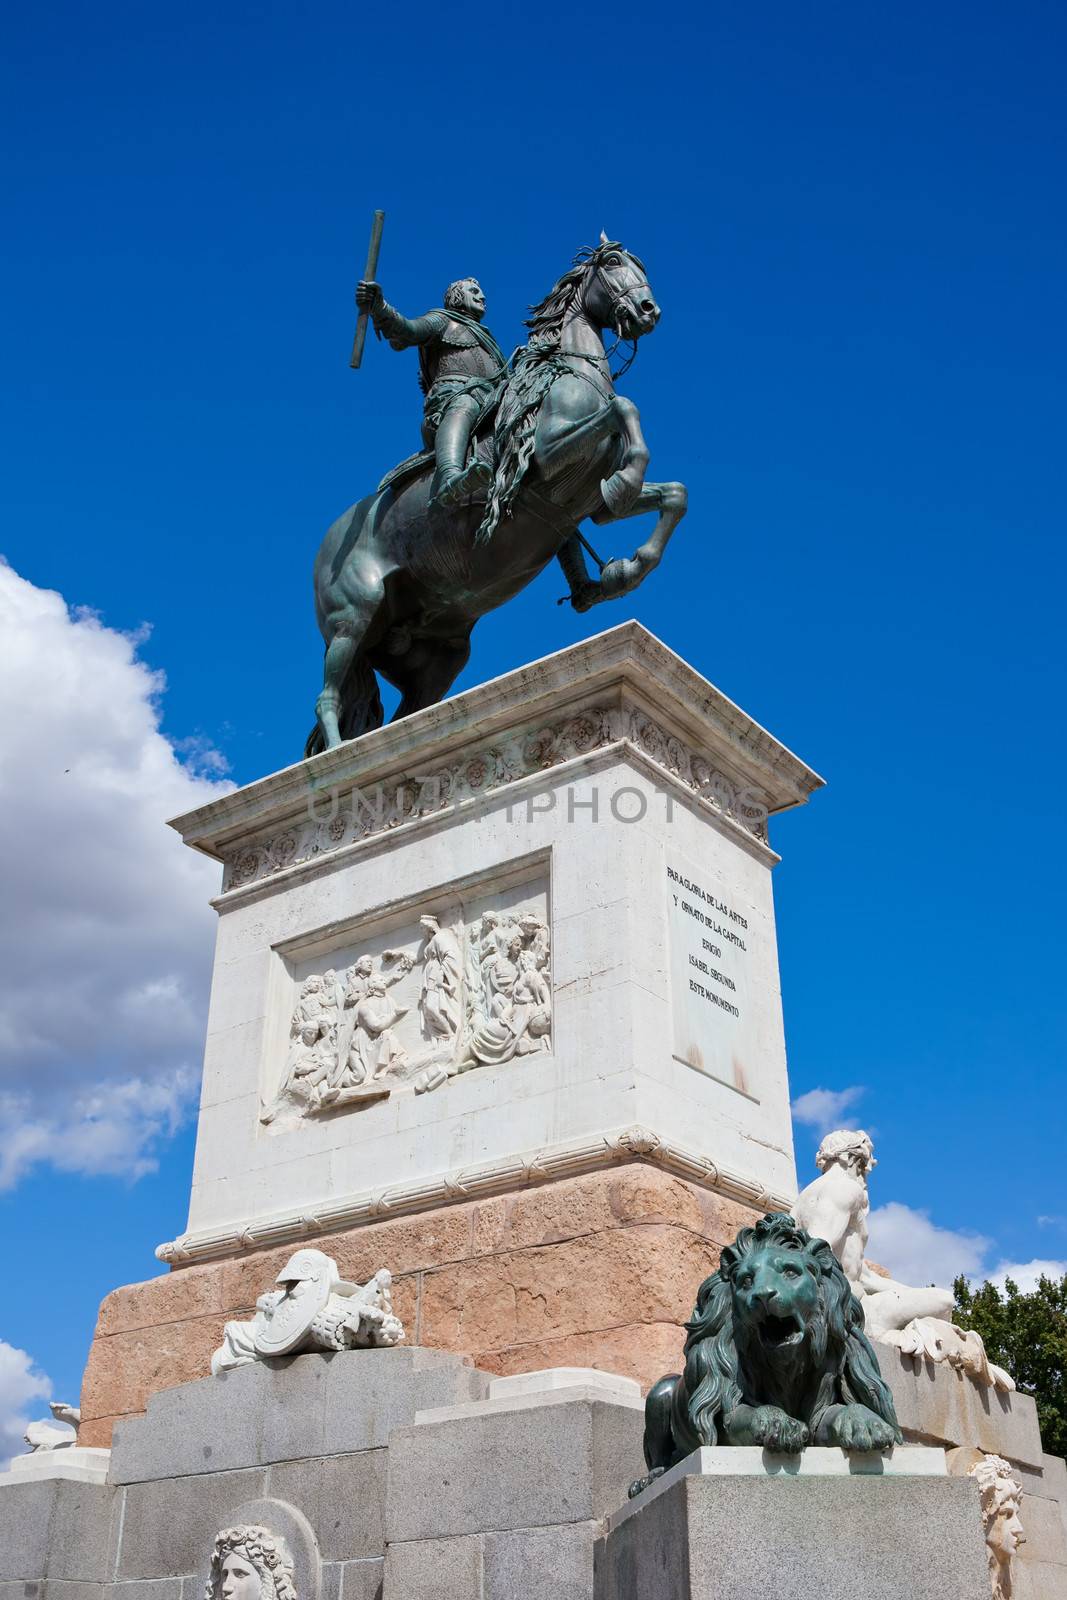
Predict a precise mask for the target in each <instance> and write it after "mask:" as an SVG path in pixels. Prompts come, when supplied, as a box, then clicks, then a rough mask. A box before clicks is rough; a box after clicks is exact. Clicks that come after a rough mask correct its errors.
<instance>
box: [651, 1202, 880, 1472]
mask: <svg viewBox="0 0 1067 1600" xmlns="http://www.w3.org/2000/svg"><path fill="white" fill-rule="evenodd" d="M686 1333H687V1338H686V1341H685V1370H684V1372H683V1373H682V1374H681V1376H677V1375H676V1376H673V1377H667V1378H661V1379H660V1381H659V1383H657V1384H656V1385H655V1386H654V1387H653V1388H652V1389H651V1390H650V1391H649V1394H648V1399H647V1400H646V1401H645V1441H644V1447H645V1461H646V1463H647V1465H648V1468H649V1473H648V1476H647V1477H645V1478H641V1479H639V1480H638V1482H637V1483H635V1484H633V1485H632V1486H631V1489H630V1494H631V1495H636V1494H640V1492H641V1490H642V1489H644V1488H646V1487H647V1485H648V1484H650V1483H651V1482H652V1481H653V1479H655V1478H658V1477H659V1476H660V1474H661V1473H662V1472H665V1471H666V1470H667V1468H668V1467H672V1466H674V1464H675V1463H676V1462H678V1461H682V1460H684V1458H685V1457H686V1456H687V1455H689V1454H690V1453H691V1452H692V1451H694V1450H697V1449H699V1448H700V1446H701V1445H712V1444H748V1445H763V1446H764V1447H765V1448H766V1449H768V1450H776V1451H782V1452H794V1451H797V1450H802V1449H803V1448H804V1446H805V1445H806V1444H819V1445H839V1446H840V1447H841V1448H842V1449H843V1450H887V1449H888V1448H889V1447H890V1446H891V1445H893V1444H899V1443H900V1442H901V1438H902V1435H901V1432H900V1427H899V1425H898V1423H897V1416H896V1411H895V1410H894V1408H893V1396H892V1395H891V1394H890V1392H889V1389H888V1387H887V1385H886V1383H885V1380H884V1379H883V1378H882V1375H881V1373H880V1372H879V1370H878V1358H877V1356H876V1355H875V1353H874V1351H873V1350H872V1349H871V1346H870V1344H869V1343H868V1340H867V1337H866V1335H865V1334H864V1331H863V1308H862V1307H861V1305H860V1303H859V1301H858V1300H857V1299H856V1298H855V1296H854V1295H853V1293H852V1286H851V1285H850V1283H849V1281H848V1279H847V1278H846V1277H845V1274H844V1272H843V1271H842V1270H841V1266H840V1264H839V1262H838V1260H837V1257H836V1256H835V1255H834V1253H833V1251H832V1250H831V1249H830V1246H829V1245H828V1244H827V1243H826V1240H825V1239H813V1238H812V1237H811V1236H810V1234H807V1233H805V1232H804V1230H803V1228H798V1227H797V1224H796V1223H795V1222H794V1221H793V1218H792V1217H787V1216H785V1215H783V1214H782V1213H780V1212H770V1213H768V1215H767V1216H765V1217H764V1218H763V1220H762V1221H761V1222H757V1223H756V1225H755V1227H752V1228H742V1229H741V1232H740V1233H739V1234H738V1235H737V1238H736V1239H735V1240H734V1243H733V1244H732V1245H727V1247H726V1249H725V1250H724V1251H723V1253H722V1257H721V1259H720V1261H719V1270H718V1271H717V1272H714V1273H713V1274H712V1275H711V1277H710V1278H706V1279H705V1280H704V1282H703V1283H702V1284H701V1286H700V1290H699V1292H698V1294H697V1303H696V1309H695V1310H694V1312H693V1317H692V1320H691V1321H690V1322H688V1323H687V1324H686Z"/></svg>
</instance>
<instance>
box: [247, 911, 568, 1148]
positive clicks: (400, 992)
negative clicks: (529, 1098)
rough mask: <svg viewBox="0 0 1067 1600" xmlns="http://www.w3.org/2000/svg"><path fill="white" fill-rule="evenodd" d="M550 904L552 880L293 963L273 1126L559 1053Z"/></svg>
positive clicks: (274, 1081)
mask: <svg viewBox="0 0 1067 1600" xmlns="http://www.w3.org/2000/svg"><path fill="white" fill-rule="evenodd" d="M547 909H548V895H547V885H541V886H537V885H534V886H531V885H529V884H526V885H523V886H522V887H521V888H512V889H507V890H503V891H500V892H499V893H497V894H495V895H494V894H484V893H483V894H479V895H478V896H477V897H472V898H471V899H469V900H467V901H463V900H457V899H455V898H453V899H452V900H451V901H450V902H446V903H444V904H441V905H438V906H436V908H435V909H434V910H433V911H425V912H423V913H422V914H421V915H418V914H416V915H414V916H413V917H412V919H411V921H410V922H409V923H407V924H404V925H402V926H400V927H399V928H397V927H395V926H394V927H393V928H392V929H391V930H390V931H389V932H388V934H384V933H373V932H372V933H371V934H369V935H368V936H367V937H366V938H364V939H363V940H359V939H358V938H357V939H356V940H354V941H353V942H351V943H346V944H345V945H344V946H342V947H340V948H338V949H334V950H332V951H330V952H329V953H328V954H327V955H325V956H320V957H312V958H309V959H306V960H304V961H302V962H297V963H294V964H293V965H292V1011H291V1015H290V1017H289V1022H288V1038H287V1040H286V1043H285V1047H284V1062H281V1063H277V1062H275V1063H271V1064H270V1065H269V1069H268V1070H269V1071H270V1072H271V1076H270V1078H269V1083H270V1087H269V1090H268V1092H267V1093H266V1094H265V1095H264V1097H263V1109H262V1112H261V1115H260V1121H261V1122H262V1124H263V1125H264V1126H265V1127H266V1128H268V1129H270V1130H271V1131H279V1130H282V1129H285V1128H287V1127H292V1126H294V1125H296V1124H298V1123H300V1122H301V1121H302V1120H303V1119H305V1118H321V1117H330V1116H334V1115H336V1114H337V1113H338V1112H341V1111H344V1110H346V1109H353V1108H356V1107H359V1106H365V1105H368V1104H371V1103H373V1102H375V1101H378V1100H382V1099H385V1098H386V1097H387V1096H389V1095H390V1094H393V1093H395V1092H397V1091H398V1090H405V1091H411V1092H414V1093H415V1094H424V1093H427V1092H429V1091H431V1090H433V1089H437V1088H439V1087H440V1086H441V1084H443V1083H446V1082H447V1081H448V1079H449V1078H451V1077H454V1076H455V1075H456V1074H457V1073H461V1072H468V1071H470V1070H471V1069H472V1068H475V1067H480V1066H488V1065H493V1066H499V1065H502V1064H504V1063H506V1062H509V1061H512V1060H514V1059H516V1058H519V1057H523V1056H531V1055H537V1054H541V1053H545V1052H548V1051H550V1050H551V1049H552V969H551V938H550V933H549V925H548V914H547Z"/></svg>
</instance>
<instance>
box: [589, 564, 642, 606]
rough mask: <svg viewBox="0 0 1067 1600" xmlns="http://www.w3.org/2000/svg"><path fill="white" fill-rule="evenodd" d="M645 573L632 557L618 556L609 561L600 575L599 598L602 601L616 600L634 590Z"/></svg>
mask: <svg viewBox="0 0 1067 1600" xmlns="http://www.w3.org/2000/svg"><path fill="white" fill-rule="evenodd" d="M644 575H645V572H644V568H643V566H642V565H641V563H640V562H639V561H637V560H635V559H634V558H633V557H632V556H619V557H617V558H616V560H614V561H609V562H608V564H607V566H606V567H605V568H604V570H603V572H602V573H601V574H600V587H601V589H602V591H603V594H602V596H601V598H602V599H604V600H618V598H619V596H620V595H624V594H629V593H630V591H631V589H636V588H637V585H638V584H639V583H640V582H641V579H642V578H643V577H644Z"/></svg>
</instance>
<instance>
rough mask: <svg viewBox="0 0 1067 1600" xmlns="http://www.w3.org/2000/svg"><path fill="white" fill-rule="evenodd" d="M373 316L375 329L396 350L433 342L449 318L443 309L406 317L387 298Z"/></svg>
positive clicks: (446, 324) (438, 336) (442, 330)
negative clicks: (423, 314)
mask: <svg viewBox="0 0 1067 1600" xmlns="http://www.w3.org/2000/svg"><path fill="white" fill-rule="evenodd" d="M372 316H373V318H374V327H375V331H376V332H377V333H380V334H382V335H383V336H384V337H385V338H386V339H388V341H389V343H390V344H391V345H392V347H393V349H394V350H407V349H408V348H409V346H411V345H413V344H432V343H433V341H434V339H439V338H440V337H441V335H442V333H443V332H444V330H445V328H446V327H447V326H448V318H447V317H446V316H445V313H444V312H443V311H427V312H426V314H425V316H421V317H405V316H402V315H401V313H400V312H399V311H398V310H397V309H396V307H395V306H391V305H390V304H389V302H388V301H387V300H382V301H381V302H380V304H379V306H378V308H377V309H376V310H375V311H374V312H372Z"/></svg>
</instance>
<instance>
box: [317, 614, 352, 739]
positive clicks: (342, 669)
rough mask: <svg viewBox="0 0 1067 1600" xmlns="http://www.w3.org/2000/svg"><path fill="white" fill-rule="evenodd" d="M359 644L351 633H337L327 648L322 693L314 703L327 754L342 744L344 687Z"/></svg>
mask: <svg viewBox="0 0 1067 1600" xmlns="http://www.w3.org/2000/svg"><path fill="white" fill-rule="evenodd" d="M359 646H360V640H359V639H357V638H356V637H354V635H353V634H351V633H349V632H347V631H346V632H343V633H335V634H334V636H333V638H332V639H331V640H330V642H329V644H328V645H327V647H326V660H325V662H324V663H323V668H322V693H321V694H320V695H319V698H318V699H317V700H316V701H315V715H316V717H317V718H318V723H319V731H320V732H321V734H322V740H323V743H324V745H325V746H326V749H327V750H332V749H333V747H334V745H338V744H340V743H341V722H340V718H341V686H342V685H343V683H344V681H345V679H346V678H347V676H348V674H349V672H350V671H351V670H352V666H353V663H354V662H355V659H356V654H357V652H358V650H359Z"/></svg>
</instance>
